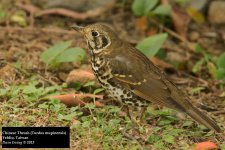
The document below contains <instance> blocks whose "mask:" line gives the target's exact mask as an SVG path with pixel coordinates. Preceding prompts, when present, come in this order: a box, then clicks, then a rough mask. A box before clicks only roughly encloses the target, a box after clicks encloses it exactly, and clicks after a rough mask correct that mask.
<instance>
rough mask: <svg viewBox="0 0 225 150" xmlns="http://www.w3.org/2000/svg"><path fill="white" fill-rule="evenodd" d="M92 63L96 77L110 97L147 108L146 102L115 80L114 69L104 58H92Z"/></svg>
mask: <svg viewBox="0 0 225 150" xmlns="http://www.w3.org/2000/svg"><path fill="white" fill-rule="evenodd" d="M91 62H92V63H91V65H92V69H93V72H94V74H95V76H96V77H97V79H98V81H99V83H100V84H101V85H102V87H103V88H104V89H105V90H106V92H107V93H108V94H109V96H110V97H112V98H113V99H115V100H117V101H120V102H122V103H125V104H128V105H133V106H140V107H142V106H146V100H144V99H142V98H140V97H138V96H136V95H134V94H133V92H131V91H130V90H128V89H126V88H124V87H122V86H121V85H120V84H119V83H118V81H116V80H115V79H114V78H113V75H112V68H110V67H109V64H108V62H107V61H106V60H105V59H104V58H103V57H94V56H92V59H91Z"/></svg>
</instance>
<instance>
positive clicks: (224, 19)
mask: <svg viewBox="0 0 225 150" xmlns="http://www.w3.org/2000/svg"><path fill="white" fill-rule="evenodd" d="M208 14H209V15H208V19H209V21H210V22H211V23H212V24H225V1H213V2H211V4H210V6H209V13H208Z"/></svg>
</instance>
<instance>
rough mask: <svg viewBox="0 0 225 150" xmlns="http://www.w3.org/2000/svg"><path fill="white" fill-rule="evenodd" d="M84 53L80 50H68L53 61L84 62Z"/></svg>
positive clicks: (77, 48)
mask: <svg viewBox="0 0 225 150" xmlns="http://www.w3.org/2000/svg"><path fill="white" fill-rule="evenodd" d="M85 55H86V53H85V51H84V50H83V49H82V48H80V47H76V48H69V49H66V50H64V51H63V52H62V53H61V54H60V55H58V56H57V57H56V59H55V62H56V63H62V62H73V61H75V62H79V61H82V60H84V58H85Z"/></svg>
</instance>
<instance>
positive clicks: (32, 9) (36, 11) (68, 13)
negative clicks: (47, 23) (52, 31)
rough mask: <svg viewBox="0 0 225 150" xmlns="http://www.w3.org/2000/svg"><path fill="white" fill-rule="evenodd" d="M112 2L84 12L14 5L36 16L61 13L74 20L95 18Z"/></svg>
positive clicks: (110, 5)
mask: <svg viewBox="0 0 225 150" xmlns="http://www.w3.org/2000/svg"><path fill="white" fill-rule="evenodd" d="M114 4H115V0H114V1H113V2H112V3H109V4H107V5H106V6H104V7H100V8H96V9H94V10H89V11H87V12H85V13H80V12H75V11H72V10H68V9H64V8H49V9H45V10H41V9H40V8H38V7H37V6H34V5H32V4H21V3H16V6H17V7H19V8H21V9H23V10H25V11H28V12H29V13H31V14H33V15H34V16H36V17H40V16H44V15H52V14H54V15H62V16H66V17H70V18H73V19H75V20H86V19H87V18H95V17H98V16H100V15H101V14H103V13H104V12H105V11H107V10H108V9H109V8H110V7H112V6H113V5H114Z"/></svg>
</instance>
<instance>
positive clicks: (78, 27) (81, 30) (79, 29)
mask: <svg viewBox="0 0 225 150" xmlns="http://www.w3.org/2000/svg"><path fill="white" fill-rule="evenodd" d="M70 27H71V28H72V29H74V30H76V31H77V32H80V33H84V27H81V26H78V25H76V24H73V25H71V26H70Z"/></svg>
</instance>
